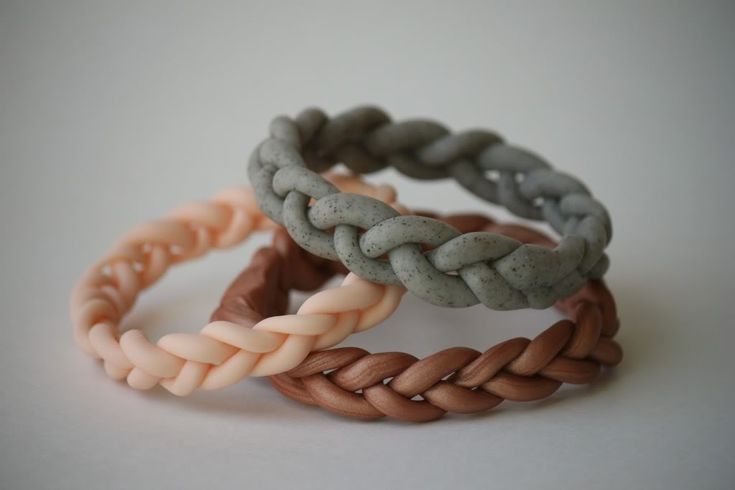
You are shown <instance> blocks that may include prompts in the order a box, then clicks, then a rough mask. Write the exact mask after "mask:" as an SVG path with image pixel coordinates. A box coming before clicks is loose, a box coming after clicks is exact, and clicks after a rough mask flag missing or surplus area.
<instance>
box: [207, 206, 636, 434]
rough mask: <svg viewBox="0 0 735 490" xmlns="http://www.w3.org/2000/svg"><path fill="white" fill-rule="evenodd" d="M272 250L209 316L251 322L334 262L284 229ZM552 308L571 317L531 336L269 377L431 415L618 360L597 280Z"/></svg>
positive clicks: (309, 394)
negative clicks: (322, 259)
mask: <svg viewBox="0 0 735 490" xmlns="http://www.w3.org/2000/svg"><path fill="white" fill-rule="evenodd" d="M424 217H426V216H424ZM431 217H434V218H436V216H433V215H432V216H431ZM441 219H443V220H444V221H446V222H447V223H448V224H449V225H451V226H453V227H455V228H457V229H459V230H461V231H462V232H464V233H468V232H472V231H477V230H489V231H492V232H493V233H498V234H501V235H504V236H508V237H513V238H514V239H516V240H519V241H521V242H524V243H533V244H535V245H538V246H544V247H552V246H554V243H553V241H551V240H550V239H549V238H548V237H546V236H545V235H543V234H541V233H539V232H537V231H535V230H532V229H529V228H526V227H523V226H519V225H502V224H496V223H494V222H493V221H492V220H489V219H487V218H485V217H483V216H479V215H455V216H449V217H444V218H441ZM273 248H275V249H277V250H279V252H278V253H275V252H273V250H271V249H263V250H261V251H259V252H258V254H257V255H256V258H255V259H254V262H253V263H251V265H250V266H249V267H248V268H247V269H246V270H245V271H244V272H243V273H241V275H240V276H239V277H238V278H237V279H236V280H235V281H234V282H233V283H232V285H231V286H230V288H229V289H228V290H227V292H226V293H225V295H224V296H223V298H222V302H221V304H220V306H219V308H218V309H217V310H216V311H215V312H214V313H213V315H212V319H213V320H217V319H227V320H229V321H233V322H238V321H243V319H248V320H249V321H253V319H257V318H260V317H261V315H268V314H273V313H274V311H275V312H280V311H282V310H278V308H283V309H285V308H286V304H287V301H288V290H289V288H291V287H293V286H292V282H293V281H294V280H296V279H298V280H300V281H301V286H302V287H311V286H313V285H315V284H316V283H318V282H319V281H320V280H324V278H325V276H326V275H329V274H332V273H334V272H335V271H336V270H337V269H329V270H325V269H324V264H323V263H321V265H320V266H319V267H321V269H319V268H317V265H315V260H316V259H315V258H314V256H312V255H311V254H308V253H306V252H303V251H300V250H299V249H298V247H297V246H296V245H295V244H294V243H293V241H291V240H290V239H287V238H286V237H285V235H282V234H281V235H280V236H277V237H276V238H274V247H273ZM264 270H274V271H280V272H277V273H274V274H272V275H271V277H272V278H273V279H272V280H271V281H270V282H268V281H263V280H261V279H260V277H262V275H263V272H262V271H264ZM284 272H285V273H286V274H285V276H284V274H283V273H284ZM266 292H267V293H266ZM266 298H270V303H269V302H268V300H266ZM272 305H276V309H275V310H274V309H273V307H272ZM556 306H557V308H558V309H560V310H561V311H562V312H565V313H566V314H567V315H568V316H569V318H570V320H562V321H560V322H557V323H555V324H554V325H552V326H551V327H549V328H548V329H546V330H545V331H544V332H542V333H541V334H540V335H538V336H537V337H536V338H535V339H533V340H529V339H525V338H514V339H511V340H508V341H505V342H502V343H500V344H498V345H496V346H493V347H491V348H490V349H488V350H486V351H485V352H484V353H480V352H478V351H476V350H474V349H469V348H465V347H455V348H451V349H446V350H444V351H441V352H438V353H436V354H434V355H432V356H429V357H427V358H425V359H422V360H419V359H417V358H416V357H414V356H412V355H410V354H404V353H399V352H386V353H379V354H370V353H369V352H367V351H365V350H363V349H359V348H337V349H332V350H325V351H320V352H313V353H311V354H310V355H309V356H308V357H307V358H306V360H305V361H304V362H303V363H302V364H301V365H299V366H298V367H296V368H294V369H292V370H291V371H289V372H288V373H283V374H279V375H276V376H272V377H271V378H270V379H271V381H272V382H273V384H274V386H275V387H276V388H277V389H278V390H279V391H280V392H281V393H283V394H284V395H286V396H287V397H289V398H292V399H294V400H296V401H299V402H301V403H305V404H308V405H316V406H321V407H322V408H325V409H327V410H329V411H331V412H334V413H336V414H339V415H343V416H347V417H352V418H358V419H364V420H372V419H378V418H382V417H388V418H393V419H398V420H403V421H410V422H428V421H431V420H435V419H437V418H440V417H442V416H443V415H445V414H446V413H462V414H469V413H478V412H483V411H486V410H489V409H491V408H493V407H495V406H497V405H498V404H499V403H501V402H502V401H503V400H505V399H508V400H513V401H532V400H538V399H541V398H544V397H547V396H549V395H551V394H552V393H553V392H555V391H556V390H557V389H558V388H559V387H560V386H561V384H562V383H571V384H582V383H589V382H591V381H592V380H593V379H594V378H595V377H596V376H597V374H598V373H599V371H600V368H601V367H602V366H615V365H617V364H618V363H619V362H620V361H621V359H622V350H621V348H620V346H619V345H618V344H617V343H616V342H615V341H614V340H613V339H612V338H613V336H614V335H615V334H616V332H617V329H618V319H617V311H616V307H615V301H614V299H613V297H612V295H611V294H610V292H609V291H608V290H607V288H606V287H605V285H604V283H603V282H601V281H596V280H590V281H588V283H587V284H586V285H585V287H584V288H583V289H581V290H580V291H579V292H578V293H576V294H575V295H574V296H572V297H570V298H567V299H566V300H564V301H560V302H558V303H557V304H556ZM416 397H420V399H419V400H417V399H416Z"/></svg>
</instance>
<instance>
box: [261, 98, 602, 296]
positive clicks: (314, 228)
mask: <svg viewBox="0 0 735 490" xmlns="http://www.w3.org/2000/svg"><path fill="white" fill-rule="evenodd" d="M339 162H341V163H344V164H345V165H347V166H348V167H349V168H350V169H351V170H353V171H355V172H358V173H368V172H373V171H376V170H379V169H381V168H384V167H385V166H387V165H391V166H393V167H395V168H396V169H398V170H399V171H401V172H403V173H404V174H406V175H409V176H413V177H416V178H419V179H438V178H444V177H449V176H451V177H453V178H455V179H456V180H457V181H458V182H459V183H460V184H461V185H463V186H464V187H465V188H467V189H468V190H470V191H471V192H473V193H474V194H476V195H478V196H480V197H481V198H483V199H485V200H487V201H490V202H493V203H499V204H502V205H504V206H505V207H507V208H508V209H509V210H510V211H512V212H513V213H515V214H517V215H519V216H522V217H524V218H530V219H537V220H538V219H544V220H546V221H547V222H548V223H549V224H550V225H551V226H552V227H553V228H554V229H555V230H556V231H558V232H559V233H561V234H563V238H562V240H561V242H560V244H559V245H558V246H557V247H556V248H555V249H553V250H551V249H547V248H544V247H537V246H534V245H531V244H527V245H523V244H521V243H520V242H518V241H516V240H513V239H511V238H508V237H503V236H499V235H497V234H493V233H488V232H482V233H472V234H464V235H463V234H460V233H459V232H458V231H457V230H456V229H454V228H452V227H451V226H448V225H446V224H445V223H442V222H440V221H437V220H433V219H427V218H422V217H416V216H398V213H396V212H395V210H392V209H391V208H390V207H389V206H386V205H384V204H383V203H380V202H378V201H376V200H374V199H371V198H369V197H364V196H363V197H361V196H353V195H347V194H344V193H342V194H341V193H339V191H338V190H337V189H336V188H335V187H334V186H332V185H330V184H329V183H328V182H326V181H325V180H324V178H323V177H321V176H320V175H319V174H318V172H322V171H324V170H326V169H328V168H330V167H331V166H333V165H335V164H336V163H339ZM488 172H489V173H488ZM248 173H249V176H250V182H251V184H252V185H253V187H254V189H255V192H256V197H257V201H258V205H259V206H260V207H261V209H262V210H263V211H264V212H265V214H266V215H268V216H269V217H270V218H272V219H273V220H274V221H277V222H278V223H281V224H283V225H284V226H285V227H286V228H287V229H288V231H289V234H290V235H291V237H293V239H294V240H296V242H297V243H298V244H299V245H300V246H302V247H303V248H304V249H306V250H308V251H309V252H312V253H314V254H316V255H319V256H321V257H325V258H329V259H331V260H339V261H341V262H342V263H343V264H344V265H345V266H346V267H347V268H348V269H349V270H351V271H352V272H354V273H356V274H357V275H359V276H360V277H363V278H365V279H368V280H370V281H373V282H377V283H380V284H402V285H404V286H405V287H406V288H408V290H409V291H411V292H412V293H414V294H416V295H417V296H419V297H421V298H423V299H425V300H427V301H429V302H431V303H434V304H436V305H441V306H450V307H464V306H470V305H474V304H477V303H478V302H481V303H483V304H484V305H485V306H487V307H489V308H493V309H499V310H512V309H519V308H526V307H531V308H546V307H548V306H551V305H552V304H553V303H554V302H555V301H557V300H558V299H560V298H564V297H567V296H569V295H571V294H573V293H574V292H575V291H577V290H579V289H580V288H581V287H582V286H583V284H584V283H585V281H586V280H587V278H600V277H602V276H603V274H604V273H605V271H606V270H607V267H608V259H607V256H606V255H605V254H604V249H605V247H606V246H607V244H608V242H609V241H610V238H611V236H612V229H611V223H610V218H609V216H608V213H607V211H606V210H605V208H604V207H603V206H602V204H600V203H599V202H598V201H596V200H595V199H593V198H592V197H591V196H590V193H589V191H588V190H587V188H586V187H585V186H584V185H583V184H582V183H581V182H579V181H578V180H577V179H575V178H573V177H570V176H568V175H566V174H562V173H560V172H557V171H555V170H553V169H551V168H550V166H549V165H548V164H547V163H546V162H545V161H544V160H542V159H541V158H539V157H537V156H536V155H534V154H532V153H529V152H527V151H525V150H522V149H520V148H516V147H514V146H510V145H508V144H505V143H503V141H502V140H501V138H500V137H499V136H497V135H495V134H494V133H490V132H487V131H481V130H471V131H466V132H462V133H457V134H450V133H449V131H448V130H447V129H446V128H445V127H444V126H442V125H440V124H437V123H435V122H432V121H428V120H408V121H403V122H391V120H390V118H389V117H388V115H387V114H386V113H385V112H383V111H382V110H380V109H378V108H375V107H360V108H357V109H353V110H351V111H348V112H345V113H343V114H341V115H338V116H336V117H334V118H332V119H329V118H328V117H327V116H326V115H325V114H324V113H323V112H322V111H320V110H318V109H307V110H305V111H304V112H302V113H301V114H299V115H298V116H297V117H296V118H295V119H291V118H289V117H286V116H281V117H277V118H276V119H274V120H273V122H272V123H271V126H270V137H269V138H268V139H266V140H265V141H264V142H262V143H261V144H260V145H259V146H258V147H257V148H256V150H255V151H254V152H253V154H252V156H251V158H250V162H249V165H248ZM493 173H495V174H497V177H493ZM311 198H313V199H315V200H316V202H315V203H314V204H313V206H311V207H308V203H309V201H310V199H311ZM332 228H334V231H331V229H332ZM361 230H366V231H365V232H364V233H362V234H361V233H360V231H361ZM421 244H424V245H430V246H431V247H432V248H433V249H434V250H433V251H432V253H431V254H428V255H424V254H422V253H421V248H420V245H421ZM386 254H387V257H388V260H381V259H380V258H381V257H382V256H383V255H386Z"/></svg>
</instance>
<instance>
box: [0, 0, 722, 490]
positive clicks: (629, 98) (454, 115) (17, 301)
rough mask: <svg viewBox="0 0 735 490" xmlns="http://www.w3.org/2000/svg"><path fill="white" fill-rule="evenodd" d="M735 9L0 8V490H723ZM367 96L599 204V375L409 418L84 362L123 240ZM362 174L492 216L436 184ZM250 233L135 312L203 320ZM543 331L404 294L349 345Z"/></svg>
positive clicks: (431, 5) (258, 387)
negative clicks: (456, 411) (609, 354)
mask: <svg viewBox="0 0 735 490" xmlns="http://www.w3.org/2000/svg"><path fill="white" fill-rule="evenodd" d="M734 23H735V8H733V4H732V2H727V1H721V2H717V1H706V2H694V1H692V2H680V1H642V2H638V1H619V2H597V1H593V2H583V1H579V2H571V1H561V2H513V3H511V2H497V3H496V2H469V1H464V2H388V1H371V2H342V1H340V2H337V1H335V2H325V1H317V2H266V1H263V2H224V1H221V2H220V1H218V2H164V1H156V2H107V1H89V2H84V1H65V2H55V1H49V2H41V1H30V2H22V1H10V2H9V1H0V169H1V173H0V218H1V220H2V221H1V223H2V234H1V235H0V271H2V280H1V281H0V311H2V318H3V323H2V330H1V331H0V488H2V489H3V490H5V489H8V490H15V489H34V490H41V489H55V490H60V489H87V488H90V489H97V488H105V489H134V488H140V489H148V488H178V489H185V488H212V489H214V488H286V487H299V488H355V489H358V488H373V489H375V488H380V487H382V488H399V487H403V486H405V487H407V488H448V487H455V488H487V487H491V488H492V487H498V488H549V489H551V488H565V489H566V488H600V489H617V488H646V489H651V490H654V489H671V488H681V489H689V488H698V489H703V490H704V489H729V488H732V484H733V482H734V481H735V470H734V469H733V464H732V463H733V460H732V454H733V452H734V451H735V429H734V428H733V424H732V421H731V415H728V414H731V411H732V406H733V402H735V396H734V395H733V389H734V388H735V386H734V385H735V383H734V382H733V376H732V360H731V355H732V345H733V342H734V341H735V333H734V332H735V329H734V328H733V327H735V325H733V308H732V303H733V296H734V295H735V288H733V285H732V281H733V277H735V274H734V272H735V270H734V269H735V266H734V265H733V264H734V262H733V260H732V259H731V257H732V250H733V239H734V238H735V236H734V235H735V233H734V230H735V220H734V219H733V210H735V198H733V193H732V188H733V185H735V165H734V162H733V141H735V96H734V94H733V87H735V67H734V65H733V58H732V50H733V47H734V46H735V31H733V29H732V25H733V24H734ZM366 102H370V103H377V104H380V105H381V106H383V107H384V108H386V109H387V110H388V111H389V112H391V113H392V114H393V115H394V116H395V117H396V118H404V117H415V116H430V117H433V118H436V119H438V120H439V121H442V122H443V123H445V124H447V125H449V126H450V127H452V128H455V129H462V128H470V127H487V128H493V129H496V130H498V131H500V132H501V134H503V135H504V136H505V137H506V138H508V139H509V140H510V141H513V142H516V143H519V144H521V145H524V146H527V147H529V148H532V149H533V150H534V151H537V152H538V153H540V154H542V155H544V156H545V157H546V158H547V159H548V160H549V161H550V162H552V163H553V164H554V165H555V166H557V167H558V168H561V169H563V170H565V171H568V172H569V173H571V174H573V175H576V176H578V177H580V178H581V179H582V180H583V181H584V182H586V183H587V184H588V185H589V187H590V189H591V190H592V191H593V192H594V194H595V195H596V196H597V197H598V198H599V199H600V200H601V201H602V202H604V203H606V204H607V205H608V207H609V210H610V212H611V214H612V217H613V222H614V226H615V236H614V239H613V242H612V245H611V247H610V249H609V253H610V257H611V260H612V267H611V270H610V273H609V276H608V277H609V284H610V286H611V288H612V290H613V291H614V292H615V294H616V295H617V298H618V301H619V308H620V316H621V319H622V330H621V333H620V336H619V339H620V342H621V343H622V344H623V346H624V348H625V354H626V358H625V360H624V362H623V364H622V365H621V366H620V367H619V369H617V370H615V372H614V373H611V374H608V375H606V376H605V377H603V379H601V380H600V383H598V384H596V385H594V386H592V387H591V388H589V389H567V390H564V391H563V392H561V393H559V394H558V395H557V396H555V397H553V398H551V399H549V400H548V401H544V402H541V403H536V404H532V405H523V406H521V405H514V404H511V403H508V404H504V405H502V406H501V407H500V408H499V409H497V410H495V411H493V412H490V413H488V414H487V415H484V416H480V417H473V418H465V417H451V418H448V419H446V420H443V421H441V422H439V423H434V424H428V425H422V426H411V425H405V424H397V423H382V422H378V423H358V422H354V421H348V420H343V419H340V418H337V417H335V416H331V415H329V414H326V413H324V412H322V411H318V410H315V409H305V408H304V407H301V406H297V405H296V404H295V403H292V402H290V401H287V400H285V399H283V398H282V397H281V396H280V395H278V394H277V393H276V392H275V391H273V390H272V389H270V387H269V386H268V383H267V381H266V380H249V381H246V382H244V383H241V384H239V385H237V386H234V387H232V388H229V389H227V390H224V391H222V392H217V393H208V392H201V393H197V394H195V395H194V396H192V397H190V398H187V399H177V398H175V397H174V396H172V395H169V394H168V393H166V392H164V391H162V390H154V391H151V392H146V393H138V392H133V391H132V390H130V389H128V388H127V387H126V386H124V385H122V384H119V383H113V382H110V381H109V380H108V379H106V377H105V375H104V373H103V371H102V369H101V367H100V366H99V365H98V364H97V363H96V362H94V361H93V360H91V359H89V358H87V357H86V356H84V355H82V353H81V352H80V351H79V350H78V349H77V348H76V346H75V345H74V344H73V342H72V338H71V327H70V324H69V320H68V311H67V308H68V295H69V289H70V287H71V286H72V284H73V283H74V282H75V281H76V278H77V277H78V275H79V274H80V273H81V272H82V271H83V270H84V269H85V267H86V266H87V265H88V264H90V263H91V262H92V261H94V260H96V259H97V258H98V257H100V256H101V254H103V253H104V252H105V251H106V250H107V249H108V247H109V246H110V245H111V243H112V242H113V240H115V238H116V237H117V236H119V235H120V234H121V233H123V232H124V231H126V230H127V229H128V228H130V227H131V226H133V225H134V224H136V223H138V222H141V221H144V220H149V219H153V218H156V217H158V216H161V215H162V214H163V213H165V212H166V211H167V210H168V209H170V208H172V207H174V206H176V205H178V204H180V203H184V202H187V201H189V200H192V199H202V198H205V197H206V196H208V195H210V194H211V193H213V192H215V191H216V190H218V189H220V188H222V187H226V186H231V185H244V184H246V173H245V162H246V158H247V155H248V152H249V151H250V150H251V149H252V148H253V146H254V145H255V144H256V143H257V142H258V141H259V140H260V139H261V138H262V137H263V136H264V135H265V134H266V129H267V124H268V122H269V120H270V119H271V117H273V116H274V115H276V114H281V113H288V114H295V113H296V112H298V111H299V110H301V109H302V108H304V107H306V106H309V105H318V106H320V107H322V108H324V109H325V110H327V111H328V112H330V113H334V112H337V111H340V110H342V109H346V108H349V107H352V106H354V105H357V104H360V103H366ZM371 180H372V181H374V182H389V183H391V184H394V185H396V186H397V187H398V188H399V190H400V196H401V200H402V201H403V202H404V203H406V204H407V205H409V206H412V207H415V208H434V209H441V210H445V211H453V210H454V211H457V210H486V211H487V212H489V213H492V214H494V215H495V216H499V217H501V218H502V217H505V218H507V217H508V216H507V214H505V213H503V212H502V211H500V210H497V209H496V208H494V207H491V206H486V205H485V204H483V203H482V202H480V201H479V200H477V199H475V198H473V197H471V196H469V195H467V194H466V193H464V192H463V191H462V190H461V189H460V188H459V186H458V185H456V184H454V183H452V182H432V183H417V182H413V181H410V180H408V179H406V178H404V177H402V176H400V175H398V174H397V173H395V172H393V171H385V172H382V173H379V174H377V175H375V176H372V177H371ZM267 240H268V237H266V236H263V237H259V238H258V239H256V240H255V241H253V242H251V243H249V244H248V245H246V246H245V247H242V248H238V249H235V250H232V251H230V252H227V253H218V254H212V255H210V256H209V257H208V258H206V259H204V260H201V261H198V262H196V263H194V264H191V265H186V266H183V267H181V268H179V269H177V270H173V271H172V272H171V273H170V274H169V275H167V276H166V278H165V279H164V280H163V281H162V282H161V283H160V284H158V285H157V286H156V287H155V288H154V289H153V290H152V291H150V292H149V293H148V294H146V295H144V297H143V298H142V300H141V301H140V303H139V304H138V305H137V307H136V309H135V311H134V313H133V315H132V316H131V318H130V321H129V323H128V325H129V326H145V328H146V331H147V332H149V333H150V335H153V336H159V335H162V334H164V333H166V332H171V331H174V330H185V331H196V330H197V329H199V328H200V327H201V326H202V325H203V324H204V322H205V321H206V319H207V317H208V315H209V313H210V311H211V309H212V308H213V307H214V306H215V305H216V302H217V300H218V297H219V294H220V293H221V292H222V290H223V289H224V287H225V286H226V285H227V284H228V282H229V281H230V280H231V279H232V277H234V275H235V274H236V273H237V272H238V271H239V270H240V268H242V267H243V266H244V265H245V264H246V262H247V259H248V257H249V256H250V254H251V253H252V251H253V250H254V249H255V247H256V246H257V245H258V244H263V243H266V242H267ZM297 302H298V299H297ZM556 318H557V315H556V313H554V312H551V311H541V312H539V311H524V312H514V313H498V312H489V311H487V310H485V309H483V308H482V307H475V308H470V309H467V310H462V311H450V310H443V309H439V308H435V307H432V306H429V305H426V304H423V303H422V302H421V301H419V300H418V299H416V298H412V297H408V298H407V299H406V300H405V301H404V303H403V305H402V307H401V309H400V311H399V312H398V313H397V314H396V315H395V316H394V317H393V318H392V319H390V320H389V321H387V322H386V323H385V325H383V326H381V327H378V328H376V329H374V330H372V331H370V332H368V333H365V334H361V335H359V336H354V337H352V338H351V339H350V340H349V343H348V345H357V346H362V347H366V348H369V349H373V350H405V351H409V352H412V353H415V354H417V355H426V354H428V353H430V352H433V351H435V350H438V349H440V348H445V347H449V346H453V345H469V346H474V347H476V348H479V349H482V348H483V347H485V346H488V345H491V344H493V343H495V342H498V341H500V340H502V339H505V338H509V337H512V336H517V335H534V334H535V333H537V332H539V331H540V330H541V329H542V328H543V327H544V326H545V325H547V324H549V322H551V321H553V320H555V319H556Z"/></svg>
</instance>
